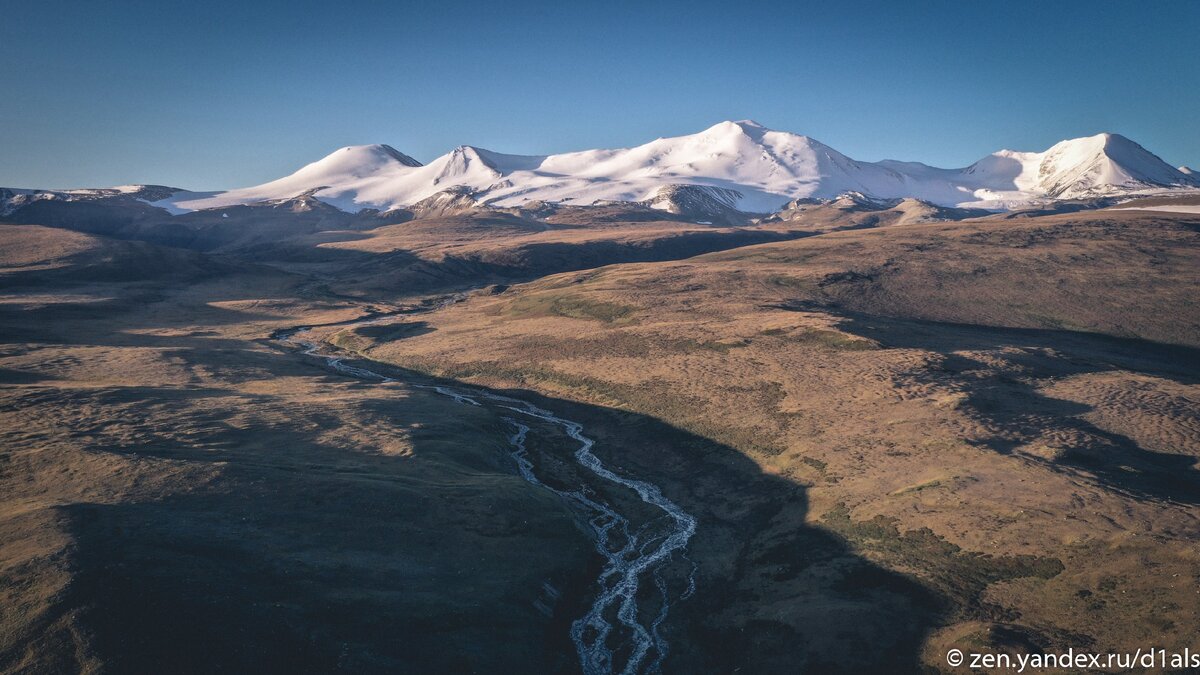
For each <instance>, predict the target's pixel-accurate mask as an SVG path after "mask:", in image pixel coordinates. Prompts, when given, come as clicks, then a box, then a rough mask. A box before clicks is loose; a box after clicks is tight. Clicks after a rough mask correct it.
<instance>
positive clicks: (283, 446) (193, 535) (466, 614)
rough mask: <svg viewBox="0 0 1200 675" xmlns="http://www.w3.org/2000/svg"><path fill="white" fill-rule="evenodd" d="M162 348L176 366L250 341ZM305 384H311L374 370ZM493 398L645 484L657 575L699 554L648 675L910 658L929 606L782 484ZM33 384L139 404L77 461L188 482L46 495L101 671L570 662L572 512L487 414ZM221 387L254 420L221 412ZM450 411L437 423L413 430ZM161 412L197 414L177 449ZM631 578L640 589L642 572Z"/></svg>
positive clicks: (184, 418) (558, 442)
mask: <svg viewBox="0 0 1200 675" xmlns="http://www.w3.org/2000/svg"><path fill="white" fill-rule="evenodd" d="M178 354H179V356H180V357H181V358H187V359H189V360H194V362H195V363H196V364H197V365H199V364H204V363H206V362H213V361H216V362H218V363H219V362H221V361H222V360H223V359H233V363H234V364H236V363H238V362H240V360H243V359H245V358H248V357H250V355H240V356H238V355H235V356H229V355H224V356H222V355H217V354H213V353H205V352H204V351H203V350H199V349H190V350H180V351H179V353H178ZM253 358H254V359H255V361H254V362H253V363H252V362H245V363H243V364H242V365H244V366H245V367H247V368H249V369H250V370H252V371H254V370H257V369H258V368H260V367H262V366H263V365H264V364H265V363H266V362H267V361H272V360H273V361H274V363H273V370H274V371H275V372H276V373H278V374H285V373H286V374H295V373H296V372H305V371H307V372H310V373H312V372H313V371H314V370H316V369H320V368H321V366H320V365H319V363H318V362H317V361H315V360H313V361H306V360H304V359H303V358H302V357H299V356H298V355H284V354H279V355H275V356H272V355H266V356H261V355H257V356H254V357H253ZM363 365H370V366H371V367H372V368H376V369H383V368H382V367H380V366H378V365H376V364H365V363H364V364H363ZM225 367H232V366H230V365H226V366H225ZM387 370H388V371H389V373H388V374H391V375H397V376H401V377H403V378H405V379H406V380H414V381H417V382H422V381H424V382H428V381H429V380H427V379H426V378H424V377H422V376H420V375H417V374H415V373H407V372H403V371H396V370H395V369H387ZM326 378H327V381H328V382H329V386H330V388H331V390H333V389H334V388H338V387H342V388H344V387H349V388H350V389H351V390H354V391H363V390H366V389H369V388H376V387H381V385H378V384H375V383H372V382H367V381H357V380H347V379H346V378H343V377H341V376H337V375H334V374H329V375H327V376H326ZM454 384H455V386H462V387H464V388H470V386H469V385H461V384H457V383H454ZM389 391H390V392H395V391H396V389H395V388H394V387H393V388H391V389H390V390H389ZM397 393H398V392H397ZM510 393H512V394H517V395H519V396H520V397H522V398H524V399H526V400H529V401H531V402H533V403H534V404H536V405H539V406H542V407H545V408H548V409H551V410H554V411H556V412H557V413H559V414H562V415H564V416H566V417H568V418H570V419H573V420H576V421H579V422H581V423H583V424H584V425H585V427H586V430H587V433H588V434H590V435H592V436H593V437H594V438H596V439H597V441H598V447H597V453H598V454H600V455H601V456H602V457H603V459H604V461H605V462H607V463H609V464H610V465H611V466H612V467H613V468H614V469H616V470H619V471H621V472H623V473H628V474H630V475H633V476H637V477H639V478H643V479H647V480H652V481H655V482H656V483H658V484H659V485H661V486H662V487H663V489H664V491H665V492H666V493H667V495H668V496H669V497H670V498H671V499H673V500H675V501H676V502H677V503H679V504H680V505H681V506H683V507H684V508H685V509H687V510H688V511H689V512H691V513H692V514H694V515H695V516H696V517H697V518H698V519H699V523H700V525H699V530H698V532H697V534H696V535H695V537H694V538H693V540H692V544H691V546H689V548H688V551H687V556H686V557H680V559H677V560H675V561H673V562H672V564H671V565H669V566H668V567H667V568H666V569H665V570H664V576H665V577H666V578H667V584H668V587H669V588H670V589H671V593H673V594H675V595H676V596H677V595H679V594H680V593H682V591H683V587H682V583H683V578H684V576H685V575H686V572H687V570H688V569H690V566H691V565H692V564H693V563H694V564H695V565H696V566H697V567H696V568H697V591H696V593H695V595H694V596H692V597H691V598H690V599H687V600H682V601H678V600H677V601H675V605H674V608H673V609H672V612H671V615H670V618H669V619H668V621H667V623H666V624H664V626H663V627H662V630H663V631H664V632H665V635H666V636H667V638H668V640H669V642H670V644H671V646H672V651H671V655H670V656H669V657H668V661H667V662H666V664H665V668H666V671H667V672H720V671H731V670H735V669H738V668H741V669H742V670H744V671H747V672H796V671H797V670H798V669H808V670H810V671H821V672H856V673H862V672H879V673H883V672H889V673H898V672H917V671H918V670H919V668H918V651H919V649H920V647H921V644H922V641H923V639H924V636H925V634H926V632H927V631H928V630H929V629H930V628H931V627H932V626H936V625H938V624H939V622H940V621H941V620H942V618H943V616H944V614H945V613H946V612H947V611H949V601H948V599H947V598H944V597H942V596H940V595H939V594H938V593H937V592H934V591H931V590H930V589H929V588H926V587H925V586H924V585H922V583H920V582H918V581H917V580H914V579H912V578H909V577H906V576H904V575H900V574H897V573H894V572H890V571H887V570H885V569H883V568H880V567H878V566H877V565H874V564H872V563H870V562H868V561H867V560H865V559H864V558H862V557H861V556H859V555H857V554H855V553H854V552H853V551H852V550H851V548H850V547H849V546H848V545H847V544H846V543H845V542H844V541H843V540H842V539H841V538H839V537H838V536H837V535H835V534H832V533H831V532H829V531H826V530H824V529H819V528H814V527H811V526H808V525H806V524H805V522H804V519H805V515H806V512H807V501H806V498H805V495H804V489H803V488H802V487H799V486H797V485H795V484H793V483H791V482H789V481H786V480H781V479H777V478H774V477H770V476H766V475H764V474H763V473H762V472H761V471H760V470H759V469H758V467H757V465H755V464H754V463H753V462H752V461H750V460H749V459H747V458H746V457H745V456H744V455H742V454H741V453H739V452H737V451H736V450H733V449H732V448H729V447H726V446H722V445H719V444H716V443H713V442H712V441H709V440H707V439H703V438H700V437H696V436H694V435H691V434H688V433H686V432H684V431H681V430H679V429H677V428H674V427H672V426H670V425H667V424H664V423H662V422H660V421H658V420H656V419H653V418H649V417H646V416H642V415H636V414H631V413H628V412H624V411H620V410H614V409H608V408H603V407H597V406H587V405H580V404H576V403H570V402H566V401H561V400H555V399H549V398H544V397H540V396H537V395H536V394H533V393H531V392H510ZM46 396H49V397H50V398H46V399H39V400H36V401H34V400H31V401H30V404H31V405H88V406H93V407H95V408H96V409H98V410H111V411H113V415H114V418H119V417H121V416H122V413H121V412H120V411H122V410H133V409H136V410H138V411H140V413H141V414H144V415H146V418H147V420H158V421H159V422H157V423H155V424H152V425H149V427H148V428H147V430H146V432H145V433H143V434H140V435H138V436H136V437H131V438H130V439H129V440H128V441H127V442H121V443H114V442H112V441H111V440H106V438H107V437H105V436H104V435H103V433H102V431H103V428H102V427H101V428H97V429H86V430H83V431H81V432H80V433H78V434H77V436H76V441H77V442H78V443H79V446H80V447H81V448H84V449H85V450H86V452H88V453H99V454H101V455H103V454H109V453H115V454H117V455H121V456H126V457H136V458H139V459H141V460H143V461H153V462H160V461H164V460H169V461H171V462H172V463H182V464H178V466H181V467H186V468H187V472H189V473H188V475H193V474H194V475H200V476H205V478H204V479H203V480H199V481H196V482H189V483H187V484H180V485H178V486H176V487H174V488H172V489H169V490H166V491H162V490H161V489H156V490H154V492H153V493H146V494H143V495H141V496H135V497H131V498H128V499H126V500H124V501H121V502H119V503H115V504H98V503H87V504H85V503H79V504H74V505H70V506H65V507H61V511H62V515H63V517H64V518H65V519H66V520H65V522H66V523H67V525H68V530H69V533H70V535H71V536H72V538H73V539H74V541H75V544H74V546H73V550H72V552H71V554H70V565H71V569H72V570H73V579H74V580H73V582H72V584H71V587H70V591H69V592H68V594H67V595H66V596H65V597H63V598H62V599H61V602H62V604H63V606H65V607H69V608H76V609H78V610H81V611H82V612H83V615H82V616H83V626H84V628H85V629H86V630H87V631H88V632H89V634H91V635H92V636H93V638H94V639H93V641H92V645H93V647H94V650H95V655H96V656H98V657H99V658H100V659H101V660H102V661H104V662H105V663H107V664H108V666H109V668H110V669H111V670H112V671H113V672H122V673H161V672H164V671H169V672H180V673H188V672H195V673H211V672H264V673H267V672H270V673H275V672H278V673H285V672H286V673H296V672H305V673H309V672H311V673H328V672H342V671H345V672H356V673H370V672H378V673H385V672H388V673H391V672H479V673H490V672H577V671H578V668H579V666H578V660H577V657H576V654H575V651H574V648H573V646H572V644H571V643H570V641H569V638H568V635H569V627H570V624H571V622H572V621H573V620H574V619H576V618H578V617H579V616H581V615H582V614H583V612H584V609H585V607H586V606H587V605H588V604H590V602H591V598H592V597H593V594H594V593H595V592H596V588H595V579H596V575H597V574H598V567H597V566H598V564H599V558H598V556H596V555H595V553H594V551H592V549H591V546H592V544H591V542H590V540H589V538H588V537H587V536H586V535H585V534H584V531H583V530H584V528H583V527H582V526H581V525H580V524H579V523H578V518H579V514H576V513H574V512H572V511H571V510H570V509H569V508H568V506H567V505H566V504H564V503H563V502H561V501H560V500H559V499H558V498H557V497H556V496H554V495H552V494H551V493H548V492H546V491H544V490H539V489H537V488H534V487H532V486H530V485H528V484H527V483H525V482H524V481H522V480H521V479H520V478H519V477H518V476H517V475H516V471H515V466H514V464H513V462H512V459H511V457H510V456H509V455H508V448H507V446H506V443H505V436H506V434H507V433H508V426H507V425H506V424H505V423H504V422H502V420H501V419H500V418H501V417H502V416H504V415H505V411H503V410H495V411H490V410H489V411H481V410H478V409H474V408H472V407H470V406H461V405H457V404H454V403H452V402H451V401H449V400H448V399H446V398H444V397H441V396H438V395H437V394H435V393H433V392H431V391H427V390H419V389H418V390H407V392H406V393H405V394H404V395H403V396H400V395H397V396H386V395H383V394H382V393H381V395H379V396H371V397H369V398H366V399H364V400H363V402H362V403H361V404H360V405H358V407H356V408H355V409H354V410H353V411H352V412H353V415H352V416H351V417H350V418H347V417H346V414H345V413H346V411H345V410H337V409H332V408H324V406H322V405H321V404H310V405H305V406H304V408H303V409H302V410H297V411H294V412H292V413H290V414H288V415H285V416H284V417H282V418H281V417H280V416H279V415H278V414H275V413H273V412H272V408H273V407H274V408H277V407H278V406H279V405H280V404H279V402H278V401H274V402H273V401H272V398H271V396H269V395H254V396H247V395H238V393H237V392H236V390H234V389H205V388H192V389H188V388H185V389H177V388H156V387H137V388H130V387H124V388H111V389H105V390H102V391H98V392H91V393H83V392H79V393H75V394H71V395H70V396H71V397H73V398H72V400H73V401H74V402H71V401H67V400H59V399H58V398H55V397H54V396H53V395H51V394H50V393H49V392H47V393H46ZM230 396H235V397H237V400H238V401H240V403H236V405H237V408H238V410H240V411H242V412H243V413H247V411H248V414H251V415H260V416H261V420H260V421H258V422H255V423H253V424H249V425H248V424H246V420H245V419H242V420H241V421H239V422H238V423H230V422H228V421H227V419H228V418H229V416H230V415H231V414H232V413H233V412H234V411H233V410H232V409H230V408H229V407H227V406H228V405H230V403H228V402H222V401H223V400H224V398H225V397H230ZM323 408H324V409H323ZM256 411H257V412H256ZM460 414H461V415H463V416H464V417H463V418H462V420H461V423H459V422H457V421H456V422H455V423H454V426H453V428H454V429H455V431H453V432H448V431H447V430H446V428H445V427H437V426H436V424H435V425H434V426H433V427H429V425H430V424H431V422H432V421H433V420H435V419H456V417H455V416H457V415H460ZM447 416H450V417H449V418H448V417H447ZM486 416H490V418H489V419H491V421H487V420H486V419H482V417H486ZM347 419H352V420H353V421H354V423H355V425H361V426H362V427H363V428H365V429H370V434H369V435H366V436H364V437H363V445H361V446H359V447H351V448H348V447H346V446H345V445H344V444H343V445H336V444H331V443H330V442H329V441H328V440H327V438H328V436H327V435H328V434H330V433H335V432H336V431H337V430H338V429H339V427H341V425H344V424H346V422H347ZM159 424H170V425H172V426H174V425H176V424H184V425H185V426H186V428H193V427H194V428H195V429H197V431H196V432H194V433H190V434H189V435H188V437H187V441H186V442H180V440H179V437H178V436H172V435H171V434H161V435H160V433H161V432H158V431H155V430H154V429H155V427H156V426H157V425H159ZM422 428H432V429H433V431H425V432H415V433H413V436H412V437H411V439H412V445H413V453H412V455H411V456H389V455H387V454H383V453H380V452H379V451H377V450H375V449H373V447H372V445H371V441H372V438H373V437H375V436H386V435H387V434H388V433H393V432H395V431H396V430H398V429H422ZM439 429H440V430H439ZM534 434H535V435H536V436H537V437H538V441H537V442H536V448H537V450H536V452H537V457H538V464H539V466H543V467H545V470H546V471H547V472H551V471H552V469H551V465H562V466H565V465H567V464H570V463H571V460H570V454H571V453H572V452H573V450H574V447H575V446H574V444H573V443H572V442H571V441H570V440H569V439H567V438H565V437H564V436H562V435H561V433H557V434H556V433H555V432H553V431H552V430H547V429H540V428H536V427H535V431H534ZM557 475H559V476H561V477H562V478H561V479H562V480H567V479H568V477H569V475H570V474H569V473H562V472H559V473H558V474H557ZM619 492H620V489H617V490H616V491H615V492H613V491H606V488H605V487H604V486H603V485H598V486H597V487H596V492H595V494H597V495H603V496H605V497H606V498H607V499H608V500H610V502H611V503H613V504H625V503H626V501H627V500H628V495H625V496H622V495H621V494H619ZM151 494H154V495H155V496H153V497H151ZM632 512H634V513H637V514H638V517H646V518H653V517H657V515H658V514H647V513H641V512H637V511H636V509H634V510H633V511H632ZM644 585H645V586H646V587H647V588H651V587H653V581H652V580H651V578H650V577H649V576H647V577H646V579H645V580H644ZM781 602H782V603H785V604H788V605H791V606H792V609H791V610H790V611H789V612H788V614H789V618H788V620H786V621H781V620H776V619H773V618H771V617H770V615H771V611H774V610H770V611H768V610H765V609H764V608H765V607H766V606H767V605H776V604H777V603H781Z"/></svg>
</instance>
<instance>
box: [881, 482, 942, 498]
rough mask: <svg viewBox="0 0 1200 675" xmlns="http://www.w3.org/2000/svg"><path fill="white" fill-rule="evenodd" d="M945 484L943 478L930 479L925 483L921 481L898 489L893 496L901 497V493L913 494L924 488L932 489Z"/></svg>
mask: <svg viewBox="0 0 1200 675" xmlns="http://www.w3.org/2000/svg"><path fill="white" fill-rule="evenodd" d="M943 485H944V483H943V482H942V481H941V480H930V481H926V482H924V483H920V484H917V485H910V486H908V487H906V488H901V489H899V490H896V491H895V492H893V493H892V496H893V497H899V496H900V495H907V494H912V493H914V492H921V491H922V490H932V489H934V488H940V487H942V486H943Z"/></svg>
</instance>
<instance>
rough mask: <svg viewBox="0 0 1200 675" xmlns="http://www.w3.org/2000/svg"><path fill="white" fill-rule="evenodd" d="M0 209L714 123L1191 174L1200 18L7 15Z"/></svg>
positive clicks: (156, 10) (89, 8)
mask: <svg viewBox="0 0 1200 675" xmlns="http://www.w3.org/2000/svg"><path fill="white" fill-rule="evenodd" d="M0 16H2V17H4V20H3V21H0V83H2V84H0V125H2V126H0V133H2V134H3V135H2V136H0V139H2V140H0V185H5V186H15V187H77V186H103V185H115V184H122V183H164V184H169V185H175V186H179V187H187V188H192V189H216V188H229V187H235V186H241V185H250V184H255V183H259V182H263V181H266V180H269V179H273V178H276V177H278V176H281V175H284V174H287V173H290V172H292V171H293V170H295V169H296V168H298V167H300V166H302V165H303V164H305V163H307V162H309V161H313V160H316V159H319V158H320V157H322V156H323V155H325V154H327V153H328V152H330V151H332V150H334V149H336V148H338V147H340V146H343V145H350V144H359V143H388V144H390V145H393V146H395V147H396V148H398V149H399V150H401V151H403V152H406V153H408V154H410V155H412V156H414V157H416V158H417V159H420V160H422V161H428V160H430V159H432V158H434V157H436V156H438V155H440V154H442V153H444V152H446V151H448V150H450V149H451V148H453V147H454V146H456V145H460V144H469V145H479V146H482V147H486V148H490V149H493V150H497V151H501V152H512V153H529V154H540V153H549V152H562V151H567V150H577V149H583V148H592V147H620V146H629V145H636V144H639V143H642V142H645V141H648V140H651V139H653V138H656V137H659V136H671V135H678V134H684V133H692V132H695V131H699V130H701V129H703V128H706V127H708V126H710V125H712V124H713V123H715V122H718V121H720V120H723V119H743V118H751V119H755V120H757V121H759V122H761V123H762V124H764V125H766V126H769V127H772V128H775V129H784V130H788V131H795V132H797V133H803V134H807V135H810V136H812V137H814V138H817V139H819V140H821V141H823V142H825V143H827V144H829V145H831V146H833V147H834V148H837V149H838V150H840V151H842V152H844V153H846V154H848V155H850V156H851V157H854V158H856V159H862V160H878V159H885V158H890V159H904V160H915V161H923V162H927V163H930V164H934V165H939V166H964V165H966V164H969V163H971V162H972V161H974V160H976V159H978V158H979V157H981V156H983V155H985V154H987V153H989V152H991V151H994V150H997V149H999V148H1003V147H1007V148H1013V149H1020V150H1042V149H1045V148H1046V147H1048V146H1049V145H1051V144H1052V143H1054V142H1056V141H1058V140H1061V139H1063V138H1070V137H1077V136H1084V135H1091V134H1094V133H1098V132H1100V131H1114V132H1118V133H1122V134H1125V135H1126V136H1129V137H1130V138H1132V139H1134V140H1135V141H1138V142H1140V143H1141V144H1143V145H1144V146H1146V147H1147V148H1148V149H1150V150H1151V151H1152V152H1155V153H1157V154H1158V155H1159V156H1161V157H1163V159H1165V160H1167V161H1168V162H1170V163H1172V164H1173V165H1179V164H1190V165H1193V166H1195V165H1200V49H1197V48H1198V47H1200V2H1190V1H1171V0H1164V1H1162V2H1152V3H1126V2H1096V1H1094V0H1093V1H1091V2H1066V1H1061V2H1029V3H1025V2H840V3H830V2H823V3H804V2H755V1H752V0H740V1H738V2H720V3H717V2H712V3H710V2H703V1H700V2H690V3H665V2H663V3H653V4H650V3H637V2H629V3H625V2H596V3H571V2H545V3H537V2H521V1H520V0H513V1H512V2H507V3H505V2H495V1H494V0H489V1H488V2H459V3H454V2H441V3H434V2H427V3H405V2H344V3H340V4H339V3H334V2H328V0H326V1H324V2H306V1H304V0H294V1H290V2H282V1H262V2H254V1H253V0H243V1H241V2H229V1H226V0H209V1H206V2H172V1H170V0H158V1H154V2H150V1H147V2H132V1H124V0H113V1H111V2H104V3H99V2H83V1H81V0H77V1H76V2H59V1H56V0H37V1H36V2H35V1H33V0H26V1H22V2H17V1H16V0H0Z"/></svg>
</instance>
